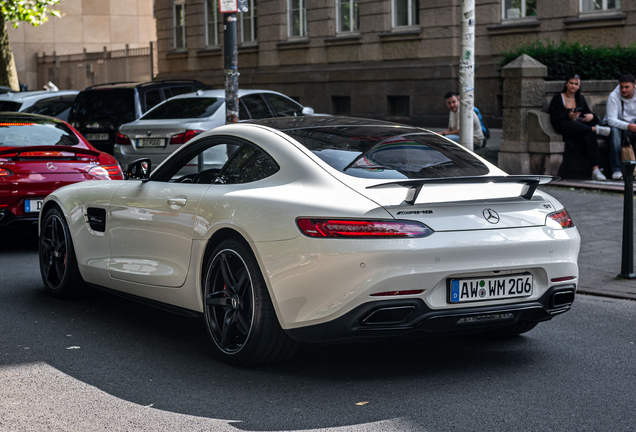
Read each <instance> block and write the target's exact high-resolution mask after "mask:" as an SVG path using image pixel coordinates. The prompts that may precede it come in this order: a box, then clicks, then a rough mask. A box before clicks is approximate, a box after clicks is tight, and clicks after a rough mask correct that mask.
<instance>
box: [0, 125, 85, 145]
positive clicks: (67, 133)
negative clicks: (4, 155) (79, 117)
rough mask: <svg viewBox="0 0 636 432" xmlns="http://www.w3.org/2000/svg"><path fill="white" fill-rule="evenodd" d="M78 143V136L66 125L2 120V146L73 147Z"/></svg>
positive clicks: (0, 140)
mask: <svg viewBox="0 0 636 432" xmlns="http://www.w3.org/2000/svg"><path fill="white" fill-rule="evenodd" d="M78 143H79V139H78V138H77V136H76V135H75V134H74V133H73V131H71V130H70V129H69V128H68V126H66V125H65V124H64V123H52V122H48V121H41V120H39V119H38V120H34V119H32V118H27V119H23V118H20V119H6V118H4V119H0V146H4V147H31V146H50V145H65V146H72V145H76V144H78Z"/></svg>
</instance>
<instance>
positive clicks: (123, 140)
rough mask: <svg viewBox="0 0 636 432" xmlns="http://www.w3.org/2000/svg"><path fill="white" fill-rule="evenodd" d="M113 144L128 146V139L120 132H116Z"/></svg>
mask: <svg viewBox="0 0 636 432" xmlns="http://www.w3.org/2000/svg"><path fill="white" fill-rule="evenodd" d="M115 144H121V145H130V144H131V142H130V138H128V137H127V136H126V135H124V134H122V133H120V132H117V135H115Z"/></svg>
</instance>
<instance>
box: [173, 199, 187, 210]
mask: <svg viewBox="0 0 636 432" xmlns="http://www.w3.org/2000/svg"><path fill="white" fill-rule="evenodd" d="M187 201H188V199H187V198H168V205H169V206H170V208H171V209H173V210H178V209H180V208H181V207H183V206H184V205H186V202H187Z"/></svg>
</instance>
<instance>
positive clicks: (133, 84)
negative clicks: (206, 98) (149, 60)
mask: <svg viewBox="0 0 636 432" xmlns="http://www.w3.org/2000/svg"><path fill="white" fill-rule="evenodd" d="M175 84H176V85H178V84H197V85H203V86H205V85H206V84H204V83H202V82H201V81H199V80H191V79H169V80H161V81H147V82H134V81H131V82H113V83H104V84H96V85H93V86H90V87H86V89H84V91H86V90H99V89H109V88H112V89H118V88H137V87H139V88H143V87H170V86H172V85H175ZM208 87H209V86H208Z"/></svg>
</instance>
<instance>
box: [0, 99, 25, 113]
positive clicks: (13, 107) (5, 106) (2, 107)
mask: <svg viewBox="0 0 636 432" xmlns="http://www.w3.org/2000/svg"><path fill="white" fill-rule="evenodd" d="M21 106H22V103H21V102H12V101H0V111H7V112H18V111H20V107H21Z"/></svg>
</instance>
